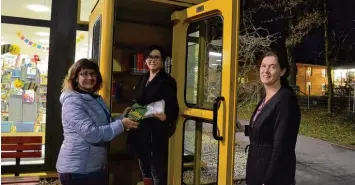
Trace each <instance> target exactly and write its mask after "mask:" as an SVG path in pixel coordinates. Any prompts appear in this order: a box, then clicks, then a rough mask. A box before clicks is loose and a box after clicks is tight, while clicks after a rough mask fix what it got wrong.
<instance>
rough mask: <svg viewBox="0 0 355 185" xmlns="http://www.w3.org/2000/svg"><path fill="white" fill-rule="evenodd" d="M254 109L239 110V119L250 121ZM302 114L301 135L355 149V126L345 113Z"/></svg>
mask: <svg viewBox="0 0 355 185" xmlns="http://www.w3.org/2000/svg"><path fill="white" fill-rule="evenodd" d="M254 108H255V105H252V104H249V105H245V106H244V107H242V108H239V109H238V119H241V120H249V119H250V117H251V114H252V113H253V111H254ZM301 112H302V119H301V126H300V131H299V134H301V135H304V136H309V137H314V138H318V139H321V140H325V141H329V142H332V143H336V144H339V145H344V146H347V147H351V148H355V125H354V124H353V123H352V121H351V120H350V119H349V118H348V117H347V113H346V112H345V111H340V110H335V111H334V112H333V113H332V114H330V115H329V114H328V113H327V110H326V109H320V108H319V109H316V108H313V109H310V110H307V109H301Z"/></svg>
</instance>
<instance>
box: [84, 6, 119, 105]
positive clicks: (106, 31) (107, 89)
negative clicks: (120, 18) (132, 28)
mask: <svg viewBox="0 0 355 185" xmlns="http://www.w3.org/2000/svg"><path fill="white" fill-rule="evenodd" d="M114 7H115V0H99V1H98V2H97V3H96V6H95V7H94V9H93V11H92V12H91V14H90V19H89V48H90V49H89V55H90V57H91V49H92V37H93V26H94V24H95V21H96V20H97V19H98V18H99V17H100V16H101V40H100V44H101V46H100V63H99V64H100V66H99V67H100V72H101V74H102V79H103V84H102V89H101V90H100V92H99V94H100V95H101V96H102V98H103V99H104V101H105V103H106V104H107V105H111V85H112V84H111V80H112V74H111V73H112V49H113V48H112V47H113V31H114V30H113V25H114Z"/></svg>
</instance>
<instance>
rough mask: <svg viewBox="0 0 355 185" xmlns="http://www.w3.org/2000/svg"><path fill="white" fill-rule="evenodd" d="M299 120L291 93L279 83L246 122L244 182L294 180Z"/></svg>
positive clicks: (286, 183) (281, 184)
mask: <svg viewBox="0 0 355 185" xmlns="http://www.w3.org/2000/svg"><path fill="white" fill-rule="evenodd" d="M261 102H262V101H261ZM261 102H259V104H258V106H257V107H259V105H260V104H261ZM256 110H257V108H256V109H255V111H254V114H253V116H252V118H251V120H253V118H254V116H255V113H256ZM300 120H301V113H300V109H299V106H298V102H297V98H296V96H295V94H294V93H293V91H291V90H289V89H288V88H284V87H282V88H281V89H280V90H279V91H278V92H277V93H276V94H275V95H274V96H273V97H272V98H271V99H270V100H269V101H268V102H266V104H265V105H264V107H263V109H262V110H261V112H260V113H259V115H257V117H256V120H255V121H254V122H253V121H251V122H250V125H249V127H248V135H249V139H250V146H249V153H248V161H247V169H246V183H247V184H248V185H262V184H265V185H290V184H292V183H293V182H294V181H295V170H296V154H295V146H296V141H297V135H298V129H299V125H300Z"/></svg>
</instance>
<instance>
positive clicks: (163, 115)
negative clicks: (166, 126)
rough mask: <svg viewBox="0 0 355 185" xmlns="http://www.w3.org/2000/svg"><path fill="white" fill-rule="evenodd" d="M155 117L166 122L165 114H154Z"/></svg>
mask: <svg viewBox="0 0 355 185" xmlns="http://www.w3.org/2000/svg"><path fill="white" fill-rule="evenodd" d="M154 117H156V118H157V119H159V120H160V121H165V120H166V114H165V113H164V112H162V113H156V114H154Z"/></svg>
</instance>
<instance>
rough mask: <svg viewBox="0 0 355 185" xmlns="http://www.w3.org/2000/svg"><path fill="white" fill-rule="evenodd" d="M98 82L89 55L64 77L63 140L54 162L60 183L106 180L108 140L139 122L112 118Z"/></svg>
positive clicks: (96, 69)
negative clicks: (99, 91)
mask: <svg viewBox="0 0 355 185" xmlns="http://www.w3.org/2000/svg"><path fill="white" fill-rule="evenodd" d="M101 86H102V76H101V74H100V71H99V67H98V65H97V64H96V63H95V62H94V61H91V60H89V59H80V60H79V61H77V62H76V63H75V64H73V65H72V66H71V68H70V70H69V74H68V75H67V77H66V78H65V79H64V83H63V93H62V94H61V97H60V102H61V103H62V124H63V130H64V141H63V144H62V146H61V148H60V152H59V156H58V161H57V165H56V167H57V171H58V173H59V178H60V181H61V183H62V184H63V185H66V184H76V185H79V184H85V185H88V184H95V185H96V184H97V185H99V184H100V185H104V184H108V180H107V175H106V174H105V171H104V164H105V157H106V152H107V151H106V150H107V143H108V142H110V141H111V140H112V139H114V138H115V137H116V136H118V135H120V134H121V133H122V132H124V130H125V129H130V128H137V126H138V123H137V122H135V121H133V120H130V119H126V118H125V119H117V120H112V119H111V116H110V112H109V109H108V108H107V106H106V105H105V103H104V101H103V99H102V98H101V97H100V96H99V95H97V94H96V92H97V91H98V90H99V89H100V88H101Z"/></svg>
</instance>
